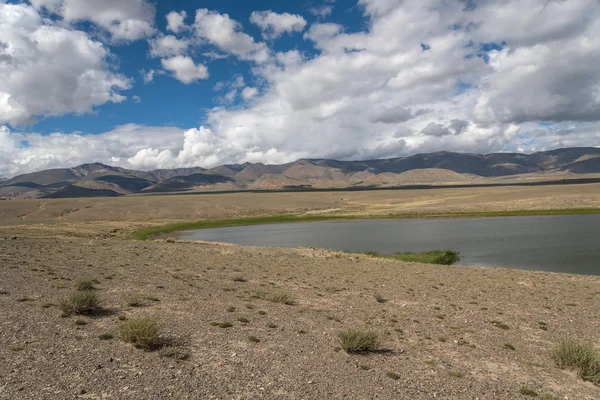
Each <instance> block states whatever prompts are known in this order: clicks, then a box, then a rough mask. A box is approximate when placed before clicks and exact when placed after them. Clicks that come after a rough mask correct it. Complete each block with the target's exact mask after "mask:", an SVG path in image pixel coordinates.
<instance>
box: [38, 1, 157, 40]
mask: <svg viewBox="0 0 600 400" xmlns="http://www.w3.org/2000/svg"><path fill="white" fill-rule="evenodd" d="M31 4H32V5H33V6H34V7H35V8H36V9H41V8H45V9H46V10H47V11H49V12H51V13H54V14H57V15H60V16H61V17H62V18H63V20H64V21H66V22H69V23H73V22H78V21H91V22H93V23H95V24H96V25H98V26H100V27H102V28H104V29H106V30H107V31H108V32H109V33H110V35H111V38H112V39H113V41H134V40H138V39H142V38H145V37H148V36H151V35H152V34H153V33H154V31H155V30H154V15H155V8H154V6H153V5H152V4H151V3H150V2H147V1H146V0H102V1H98V0H31Z"/></svg>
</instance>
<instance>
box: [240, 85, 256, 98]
mask: <svg viewBox="0 0 600 400" xmlns="http://www.w3.org/2000/svg"><path fill="white" fill-rule="evenodd" d="M256 95H258V89H257V88H255V87H245V88H244V90H242V97H243V98H244V100H250V99H251V98H253V97H256Z"/></svg>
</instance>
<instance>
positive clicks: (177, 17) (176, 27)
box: [166, 11, 187, 33]
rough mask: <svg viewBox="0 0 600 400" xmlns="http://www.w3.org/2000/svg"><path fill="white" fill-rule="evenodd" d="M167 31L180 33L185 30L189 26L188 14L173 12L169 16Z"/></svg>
mask: <svg viewBox="0 0 600 400" xmlns="http://www.w3.org/2000/svg"><path fill="white" fill-rule="evenodd" d="M166 18H167V29H168V30H170V31H171V32H173V33H179V32H181V31H183V30H185V29H187V26H186V25H185V19H186V18H187V13H186V12H185V11H181V12H176V11H171V12H170V13H168V14H167V17H166Z"/></svg>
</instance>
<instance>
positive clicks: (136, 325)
mask: <svg viewBox="0 0 600 400" xmlns="http://www.w3.org/2000/svg"><path fill="white" fill-rule="evenodd" d="M162 328H163V325H162V323H161V322H160V321H159V319H158V318H157V317H155V316H153V315H142V316H138V317H134V318H131V319H129V320H128V321H126V322H124V323H122V324H121V326H119V337H120V338H121V340H123V341H125V342H127V343H131V344H133V345H134V346H135V347H143V348H150V347H152V346H154V345H156V344H157V342H158V335H159V334H160V332H161V331H162Z"/></svg>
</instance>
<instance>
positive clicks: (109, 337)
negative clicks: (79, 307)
mask: <svg viewBox="0 0 600 400" xmlns="http://www.w3.org/2000/svg"><path fill="white" fill-rule="evenodd" d="M113 337H114V336H113V335H111V334H110V333H103V334H101V335H99V336H98V339H100V340H110V339H112V338H113Z"/></svg>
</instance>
